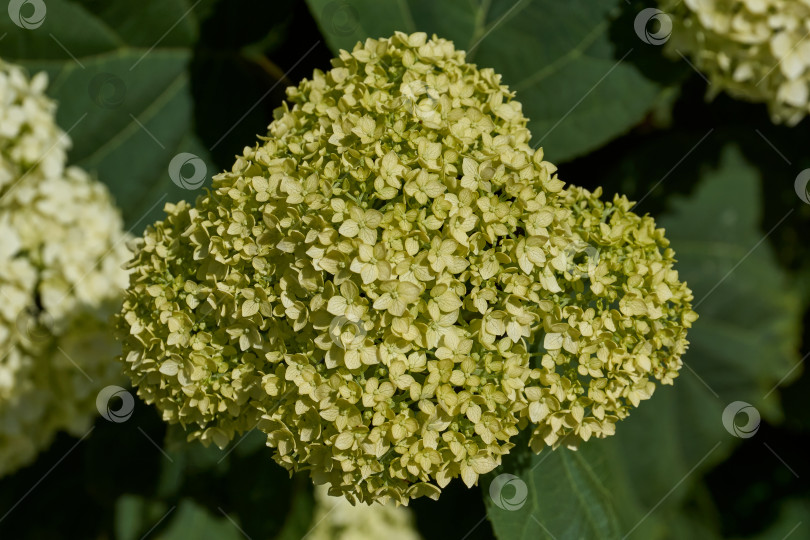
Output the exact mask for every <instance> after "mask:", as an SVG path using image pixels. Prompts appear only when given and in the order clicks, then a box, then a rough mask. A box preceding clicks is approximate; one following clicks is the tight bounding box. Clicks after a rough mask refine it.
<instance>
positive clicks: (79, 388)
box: [0, 60, 128, 475]
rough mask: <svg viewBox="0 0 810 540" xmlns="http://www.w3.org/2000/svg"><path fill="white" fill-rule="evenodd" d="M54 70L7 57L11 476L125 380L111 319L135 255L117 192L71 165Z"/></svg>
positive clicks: (2, 419)
mask: <svg viewBox="0 0 810 540" xmlns="http://www.w3.org/2000/svg"><path fill="white" fill-rule="evenodd" d="M46 86H47V77H46V76H45V74H44V73H39V74H37V75H36V76H34V77H33V78H31V79H30V80H29V79H28V77H27V76H26V74H25V72H24V71H23V69H21V68H20V67H17V66H13V65H10V64H7V63H4V62H3V61H1V60H0V475H3V474H6V473H9V472H11V471H13V470H15V469H17V468H19V467H20V466H23V465H25V464H27V463H28V462H30V461H32V460H33V458H34V457H35V456H36V454H37V453H38V452H39V451H40V450H42V449H44V448H45V447H46V446H47V445H48V444H49V443H50V441H51V440H52V439H53V437H54V435H55V434H56V432H57V431H60V430H66V431H68V432H70V433H72V434H74V435H83V434H84V433H85V432H86V431H87V430H88V429H89V426H90V424H91V422H92V420H93V418H94V417H95V415H96V414H97V412H96V406H95V400H96V395H97V393H98V391H99V390H100V389H101V388H103V387H105V386H107V385H109V384H111V383H112V382H114V381H117V380H118V377H119V375H118V371H119V370H118V366H117V364H116V363H115V362H114V361H112V359H113V358H114V357H115V355H116V351H117V346H116V343H115V340H114V339H113V338H112V336H111V332H110V331H109V327H108V319H109V316H110V314H111V313H112V312H113V311H115V310H116V308H117V304H118V303H119V302H120V297H121V293H122V289H123V287H125V286H126V284H127V275H126V272H125V271H124V270H123V269H122V268H121V265H122V264H123V262H124V261H126V259H127V258H128V252H127V250H126V246H125V240H126V233H124V231H123V228H122V227H123V224H122V221H121V216H120V213H119V212H118V210H117V209H116V207H115V206H114V204H113V202H112V199H111V198H110V195H109V193H108V192H107V189H106V188H105V187H104V186H103V185H102V184H100V183H99V182H97V181H95V180H94V179H92V178H91V177H90V176H89V175H88V174H87V173H86V172H85V171H83V170H82V169H79V168H77V167H68V168H66V167H65V161H66V158H67V154H66V152H67V150H68V148H69V146H70V140H69V138H68V137H67V135H66V134H65V133H64V132H63V131H62V130H61V129H60V128H59V126H57V124H56V121H55V118H54V115H55V104H54V103H53V102H52V101H51V100H49V99H48V98H47V97H46V96H45V94H44V91H45V87H46Z"/></svg>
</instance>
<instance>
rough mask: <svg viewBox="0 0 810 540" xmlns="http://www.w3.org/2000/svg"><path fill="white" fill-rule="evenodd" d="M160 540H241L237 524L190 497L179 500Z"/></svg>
mask: <svg viewBox="0 0 810 540" xmlns="http://www.w3.org/2000/svg"><path fill="white" fill-rule="evenodd" d="M156 538H158V539H160V540H185V539H186V538H194V539H195V540H242V539H243V538H244V536H243V535H242V532H241V530H240V528H239V524H238V523H237V522H235V521H232V518H230V517H228V516H227V515H225V514H223V515H221V516H214V515H213V514H211V513H210V512H208V511H207V510H205V509H204V508H202V507H201V506H199V505H197V504H196V503H194V502H193V501H191V500H190V499H184V500H182V501H181V502H180V504H179V506H178V507H177V510H175V511H174V512H173V515H172V517H171V521H170V522H169V524H168V526H167V527H166V529H165V530H164V531H163V533H161V534H159V535H157V536H156Z"/></svg>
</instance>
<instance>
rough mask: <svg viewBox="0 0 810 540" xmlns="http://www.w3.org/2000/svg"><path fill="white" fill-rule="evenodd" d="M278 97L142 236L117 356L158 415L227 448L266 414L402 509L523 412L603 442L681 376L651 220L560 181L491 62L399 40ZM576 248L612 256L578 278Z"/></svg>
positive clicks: (351, 494) (360, 489)
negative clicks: (264, 123)
mask: <svg viewBox="0 0 810 540" xmlns="http://www.w3.org/2000/svg"><path fill="white" fill-rule="evenodd" d="M288 100H289V103H285V104H284V105H283V106H282V107H281V108H279V109H277V111H276V114H275V120H274V122H273V123H272V124H271V125H270V127H269V133H268V135H267V137H262V138H261V139H260V142H259V143H258V144H256V145H255V146H253V147H247V148H245V149H244V152H243V154H242V155H241V156H240V157H238V158H237V160H236V163H235V164H234V166H233V168H232V170H230V171H228V172H225V173H222V174H220V175H218V176H216V177H215V178H214V184H213V189H212V190H211V191H210V192H206V193H205V194H204V195H201V196H200V197H199V198H198V199H197V201H196V204H195V205H193V206H192V205H190V204H188V203H179V204H176V205H168V206H167V212H168V216H167V218H166V220H165V221H163V222H159V223H157V224H155V225H154V226H153V227H151V228H150V229H148V230H147V232H146V234H145V236H144V238H143V239H142V240H140V241H139V242H138V243H137V245H135V246H134V247H135V257H134V259H133V261H132V263H131V265H130V266H131V268H132V269H133V273H132V276H131V285H130V289H129V292H128V295H127V299H126V301H125V305H124V312H123V314H122V315H121V317H120V318H119V319H118V324H119V328H120V332H121V335H122V336H124V348H125V355H124V357H123V358H124V360H125V365H126V370H127V372H128V373H129V375H130V377H131V378H132V379H133V381H140V382H139V385H138V387H139V390H138V391H139V395H141V396H142V397H143V398H144V399H145V400H146V401H147V402H150V403H156V404H157V406H158V408H160V409H161V410H162V411H163V415H164V418H165V419H166V420H167V421H170V422H180V423H182V424H184V425H185V426H186V428H187V429H188V430H189V433H190V437H192V438H199V439H201V440H202V441H204V442H214V443H215V444H218V445H220V446H224V445H225V444H227V443H228V441H230V440H231V439H232V438H233V437H234V436H235V434H237V433H239V432H242V431H245V430H250V429H252V428H254V427H255V428H258V429H260V430H262V431H264V432H265V433H266V434H267V437H268V439H267V441H268V445H269V446H271V447H272V448H274V449H275V454H274V458H275V460H276V461H277V462H278V463H280V464H281V465H283V466H285V467H287V468H288V469H290V470H291V471H295V470H308V471H310V474H311V475H312V477H313V479H314V481H315V482H316V483H317V484H328V485H329V486H330V493H331V494H333V495H341V494H342V495H344V496H346V497H347V498H348V499H349V500H351V501H358V500H359V501H363V502H372V501H380V502H385V501H388V500H391V499H393V500H394V501H396V502H399V503H403V504H407V502H408V501H409V499H411V498H414V497H418V496H430V497H437V496H438V495H439V493H440V489H441V488H442V487H444V486H446V485H447V483H448V482H450V480H451V479H452V478H455V477H461V478H462V480H463V481H464V482H465V483H466V484H467V485H473V484H475V483H476V482H477V479H478V476H479V475H481V474H484V473H487V472H489V471H491V470H492V469H494V468H495V467H496V466H497V465H498V464H499V463H500V460H501V456H503V455H504V454H506V453H507V452H509V450H510V449H511V448H512V447H513V446H514V443H513V442H511V440H512V439H513V437H514V436H515V435H516V434H517V433H518V431H519V430H520V429H521V428H524V427H527V426H529V425H530V424H532V425H533V426H534V427H533V429H534V430H535V431H536V432H537V435H536V436H535V437H534V439H535V440H536V441H545V443H547V444H550V445H556V444H560V443H561V442H566V443H567V444H573V442H572V440H573V437H579V439H580V440H581V439H587V438H588V437H589V436H590V435H596V436H602V435H606V434H609V433H610V432H612V431H611V430H612V423H613V422H614V421H615V419H617V418H621V417H623V416H624V415H626V412H627V409H628V407H629V406H628V405H627V404H626V403H627V402H629V403H631V404H637V403H638V401H639V400H641V399H645V398H646V397H649V395H650V394H651V393H652V390H651V388H650V387H649V386H650V385H651V384H652V383H651V382H649V380H648V379H647V378H648V377H652V378H653V379H655V378H658V379H661V380H662V381H664V382H669V381H670V380H671V378H672V377H674V375H675V373H676V371H677V369H678V367H680V364H679V362H680V361H679V359H678V355H679V354H680V352H682V351H683V349H684V348H685V346H686V345H685V337H684V336H685V329H684V326H688V324H689V321H688V319H689V316H688V315H686V313H689V312H690V311H689V306H688V301H689V299H690V298H691V295H690V293H689V291H688V289H687V288H686V287H685V286H684V285H682V284H680V283H679V282H678V281H677V274H676V273H674V271H672V270H671V265H672V254H671V251H669V250H666V249H664V248H665V246H666V241H665V239H664V238H663V235H662V231H660V230H655V229H654V227H653V226H652V220H651V219H650V218H643V219H642V218H638V217H637V216H635V215H633V214H631V213H629V211H628V210H629V208H628V205H627V204H626V201H621V200H620V201H617V202H616V203H615V205H603V204H602V203H600V202H598V200H597V199H596V197H597V196H598V194H597V195H591V194H588V193H587V192H584V191H566V190H564V189H563V188H564V184H563V182H562V181H560V180H559V179H558V178H557V176H556V174H555V171H556V168H555V166H554V165H552V164H551V163H549V162H547V161H544V160H543V153H542V150H534V149H532V148H531V147H530V146H529V144H528V142H529V138H530V133H529V131H528V130H527V129H526V122H527V121H526V118H525V117H524V116H523V114H522V112H521V106H520V103H518V102H517V101H515V100H514V95H513V93H511V92H510V91H509V90H508V88H507V87H506V86H504V85H502V84H501V82H500V76H498V75H497V74H495V73H494V72H493V71H492V70H491V69H486V68H484V69H479V68H477V67H476V66H474V65H471V64H468V63H466V62H465V54H464V52H463V51H458V50H456V49H455V48H454V46H453V44H452V43H451V42H449V41H446V40H443V39H438V38H436V37H434V38H433V39H428V38H427V36H426V35H425V34H422V33H417V34H412V35H406V34H402V33H397V34H396V35H394V36H393V37H391V38H389V39H380V40H373V39H369V40H367V41H366V42H365V43H363V44H358V45H357V46H356V47H355V48H354V50H353V51H352V52H346V51H342V52H341V54H340V56H339V57H338V58H337V59H335V60H334V61H333V67H332V69H331V70H329V71H327V72H321V71H316V72H315V73H314V75H313V77H312V78H311V79H309V80H304V81H303V82H301V84H300V85H299V86H298V87H293V88H289V89H288ZM600 212H604V214H605V216H604V219H603V217H602V216H601V215H600ZM611 215H614V216H615V217H608V216H611ZM576 239H581V240H582V241H585V242H589V241H593V242H598V243H600V245H603V246H604V248H605V249H607V250H609V251H611V255H610V256H609V257H608V258H607V259H606V262H604V263H600V264H599V265H597V266H595V267H594V268H591V269H588V268H585V269H584V270H581V269H579V268H578V266H577V261H576V253H575V252H573V251H572V250H571V245H572V242H574V241H575V240H576ZM659 248H660V249H659ZM614 251H615V254H614V253H613V252H614ZM636 253H637V256H638V257H641V258H640V259H639V261H638V265H636V264H635V263H634V262H633V261H632V260H627V257H630V256H634V254H636ZM584 266H585V267H587V265H584ZM617 272H618V273H620V274H621V277H617V276H616V275H615V273H617ZM587 279H590V281H591V285H586V284H585V282H586V280H587ZM659 283H665V284H668V286H669V289H670V291H674V292H672V294H671V295H670V297H667V298H664V299H661V298H663V296H662V297H661V298H658V297H655V298H654V297H653V296H652V295H653V292H651V290H650V287H656V286H657V285H658V284H659ZM661 292H662V295H663V294H664V293H663V289H662V291H661ZM591 304H593V306H594V307H593V308H590V305H591ZM625 304H626V305H627V306H630V307H625V308H621V306H624V305H625ZM577 310H578V311H577ZM646 321H649V322H646ZM613 332H616V333H617V334H619V335H618V336H617V337H616V338H614V337H613V334H612V333H613ZM625 334H626V335H627V337H626V338H625V337H624V336H625ZM552 336H555V337H552ZM583 336H584V337H583ZM544 342H545V345H544ZM557 342H559V343H561V344H562V346H558V347H555V346H554V344H556V343H557ZM572 343H573V345H572ZM580 343H581V346H582V349H581V350H579V349H576V346H577V344H580ZM544 346H545V350H547V351H548V353H547V354H543V355H541V354H540V353H539V352H538V350H542V347H544ZM538 347H540V349H538ZM628 347H630V348H629V349H628ZM603 349H607V352H605V351H604V350H603ZM561 351H565V352H561ZM572 351H573V352H572ZM641 354H646V355H647V361H644V360H639V359H638V357H639V356H640V355H641ZM599 355H601V356H599ZM597 357H599V358H602V359H603V363H602V364H600V365H597V360H596V358H597ZM632 361H636V362H637V365H633V367H632V369H633V371H632V372H629V373H628V372H626V370H627V369H629V367H630V366H629V363H630V362H632ZM578 365H587V366H591V368H589V369H590V370H591V371H586V372H585V374H584V376H581V375H580V374H579V373H580V372H578V367H577V366H578ZM600 369H601V370H602V371H601V373H602V375H598V373H600V371H599V370H600ZM619 371H621V373H619ZM585 377H587V378H588V379H591V380H592V381H593V382H592V383H591V386H594V385H596V386H594V388H595V390H593V392H591V393H590V394H589V393H588V392H590V390H589V389H588V388H586V387H587V382H585ZM601 381H604V384H603V383H602V382H601ZM598 392H602V395H597V394H598ZM587 396H590V398H588V397H587ZM588 399H590V400H591V401H588ZM580 413H581V414H580ZM549 429H550V430H551V431H553V432H554V433H556V434H557V437H556V438H555V437H553V436H551V435H550V432H549ZM535 446H538V445H537V444H536V443H535Z"/></svg>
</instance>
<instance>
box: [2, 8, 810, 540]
mask: <svg viewBox="0 0 810 540" xmlns="http://www.w3.org/2000/svg"><path fill="white" fill-rule="evenodd" d="M645 6H646V4H644V3H641V2H630V3H628V2H624V1H620V0H599V1H596V2H585V1H575V2H555V1H553V0H515V1H508V2H507V1H501V0H448V1H442V2H436V1H427V0H410V1H405V0H401V1H397V2H393V1H391V2H372V1H371V0H352V1H341V0H308V1H307V3H306V4H305V3H303V2H300V1H295V0H279V1H276V2H272V3H271V2H264V3H255V2H248V1H247V0H231V1H225V0H200V1H197V2H193V1H191V0H142V1H139V2H136V1H134V0H121V1H118V2H105V1H101V0H49V1H48V2H47V10H48V11H47V17H46V19H45V21H44V23H43V24H42V26H40V27H39V28H37V29H33V30H26V29H22V28H18V27H17V26H15V25H14V24H13V23H12V22H11V20H10V19H7V18H5V17H0V36H4V37H2V38H0V57H2V58H3V59H5V60H8V61H12V62H18V63H21V64H23V65H25V66H26V67H27V68H28V69H29V70H31V71H38V70H46V71H47V72H48V73H49V75H50V78H51V86H50V89H49V92H50V93H51V95H52V96H53V97H54V98H56V99H57V100H58V102H59V105H60V108H59V114H58V120H59V122H60V125H61V126H62V127H63V128H64V129H65V130H68V131H69V134H70V136H71V138H72V139H73V141H74V144H73V150H72V152H71V155H70V157H71V162H72V163H75V164H79V165H82V166H83V167H85V168H87V169H88V170H90V171H91V172H93V173H94V174H95V175H97V176H98V178H99V179H100V180H101V181H102V182H104V183H105V184H107V185H108V186H109V187H110V189H111V190H112V192H113V194H114V195H115V197H116V200H117V202H118V204H119V205H120V206H121V208H122V211H123V213H124V216H125V219H126V222H127V226H128V227H130V228H131V229H132V231H133V232H134V233H138V232H140V231H141V230H142V229H143V227H145V225H146V224H147V223H149V222H151V221H154V220H155V219H159V218H160V217H161V215H162V206H163V204H164V203H165V202H169V201H176V200H180V199H182V198H187V199H192V198H193V197H194V193H193V192H190V191H186V190H184V189H182V188H180V187H178V186H176V185H175V184H174V183H172V181H171V179H170V177H169V175H168V173H167V168H168V166H169V163H170V161H171V159H172V158H173V157H174V156H175V155H176V154H177V153H179V152H189V153H193V154H195V155H198V156H200V157H201V158H202V159H203V160H204V162H205V163H206V167H207V173H208V174H207V176H208V178H210V176H211V175H213V174H214V173H215V172H216V171H219V170H221V169H223V168H228V167H230V165H231V161H232V159H233V156H234V155H235V154H236V153H238V152H241V149H242V147H243V146H244V145H250V144H253V141H254V139H255V135H256V134H263V133H264V131H265V129H266V126H267V124H268V123H269V122H270V121H272V111H273V109H274V108H275V107H277V106H279V105H280V103H281V100H282V99H283V97H284V95H285V94H284V88H285V87H286V86H287V85H289V84H294V83H295V82H297V81H298V80H300V79H301V78H303V77H307V76H309V75H310V73H311V71H312V69H315V68H318V69H327V68H328V67H329V59H330V57H331V56H332V55H333V53H334V52H336V51H337V49H338V48H340V47H351V45H352V44H353V43H354V42H356V41H357V40H360V39H364V38H366V37H379V36H384V35H389V34H391V33H392V32H393V31H394V30H404V31H413V30H421V31H426V32H429V33H434V32H435V33H437V34H439V35H440V36H442V37H445V38H448V39H453V40H454V41H455V42H456V43H457V45H458V46H459V47H461V48H467V49H468V50H470V51H471V60H472V61H473V62H476V63H478V64H479V65H481V66H486V67H492V68H494V69H495V70H496V71H497V72H499V73H502V74H503V76H504V82H505V83H506V84H509V85H510V86H511V87H512V88H513V89H515V90H517V91H518V100H519V101H521V102H522V103H523V105H524V110H525V112H526V114H527V116H529V117H530V118H531V123H530V126H529V127H530V129H532V131H533V133H534V136H535V139H534V143H535V144H542V145H543V146H544V148H545V149H546V155H547V156H548V158H549V159H551V160H552V161H554V162H556V163H557V164H558V165H559V166H560V177H561V178H562V179H563V180H565V181H567V182H571V183H575V184H579V185H583V186H584V187H587V188H589V189H594V188H596V187H599V186H601V187H603V189H604V190H605V192H606V194H607V195H612V193H625V194H627V195H628V197H630V198H631V199H634V200H637V201H640V204H639V206H638V208H637V211H638V212H641V213H645V212H649V213H651V214H652V215H655V216H657V217H658V218H660V223H661V225H662V226H664V227H666V228H667V230H668V236H669V238H670V239H671V241H672V244H673V247H674V248H675V250H676V253H677V254H678V257H679V261H680V263H679V266H678V268H679V270H680V272H681V274H682V277H684V278H685V279H686V280H687V281H688V282H689V284H690V286H692V288H693V290H694V291H695V298H696V305H697V306H698V307H697V311H698V312H699V313H700V314H701V319H700V320H699V321H698V322H697V324H696V325H695V328H694V330H693V332H692V333H691V334H690V337H691V340H692V343H693V345H692V348H691V350H690V352H689V353H688V354H687V355H686V357H685V363H686V367H684V369H683V371H682V372H681V373H682V374H681V377H680V378H679V379H678V380H677V381H676V384H675V385H674V387H666V388H659V390H658V391H657V392H656V395H655V396H654V397H653V399H652V400H650V401H649V402H646V403H644V404H643V405H642V406H641V407H640V409H639V410H638V411H637V412H636V413H635V414H634V415H632V416H631V417H630V419H628V420H627V421H624V422H622V423H621V424H620V425H619V429H618V430H617V435H616V436H615V437H613V438H612V439H607V440H604V441H591V442H589V443H588V444H585V445H583V446H582V448H580V450H579V451H578V452H577V453H573V452H571V451H568V450H558V451H556V452H550V451H545V452H543V453H541V454H540V455H539V456H534V455H532V454H531V453H529V452H528V451H527V450H526V449H525V448H524V446H525V445H522V444H521V443H520V442H518V448H516V450H515V451H514V452H513V454H512V455H511V456H510V457H509V459H507V460H506V462H505V463H504V465H503V467H502V468H501V469H499V470H498V471H496V472H495V473H493V474H491V475H490V476H489V478H487V479H483V480H482V482H481V489H473V490H467V489H465V488H464V487H463V486H460V485H456V484H451V486H449V487H448V488H447V489H446V490H445V491H444V493H443V494H442V497H441V499H440V500H439V501H438V502H433V501H429V500H417V501H415V502H414V504H413V505H412V507H413V508H414V510H415V512H416V518H417V524H418V525H419V529H420V533H421V534H422V535H423V536H424V537H425V538H426V539H434V538H435V539H442V540H446V539H447V538H462V537H466V538H490V537H492V536H493V534H495V535H497V536H498V537H499V538H500V539H501V540H511V539H519V538H544V537H548V538H579V537H586V538H622V537H625V535H629V537H630V538H685V537H694V538H707V539H711V538H720V537H734V538H756V539H763V540H765V539H770V538H775V539H776V538H783V537H785V536H786V535H790V534H793V535H795V537H796V538H801V537H807V534H808V533H807V527H808V526H810V502H808V501H810V486H808V484H807V482H806V481H803V480H802V478H806V477H807V475H810V469H808V465H807V460H806V456H805V454H804V453H803V451H802V448H807V445H808V443H810V413H808V411H810V407H808V404H809V403H808V395H810V377H808V376H807V375H806V370H802V369H801V368H797V369H794V367H795V366H796V364H797V363H798V362H799V361H800V359H801V358H802V357H803V355H804V354H806V353H807V351H808V343H810V340H808V330H807V328H808V325H807V321H808V317H807V313H808V299H809V298H810V294H809V293H810V249H809V248H808V246H810V205H806V204H803V203H802V202H801V201H800V200H799V199H798V198H797V197H796V195H795V193H794V190H793V180H794V178H795V177H796V175H797V174H798V173H799V172H800V171H802V170H803V169H806V168H808V167H810V152H808V148H807V141H808V140H810V122H808V121H807V120H805V121H804V122H802V123H801V124H799V125H798V126H796V127H794V128H786V127H782V126H774V125H773V124H771V122H770V120H769V119H768V117H767V114H766V112H765V110H764V107H762V106H759V105H751V104H747V103H742V102H738V101H733V100H731V99H729V98H727V97H725V96H722V95H721V96H719V97H718V98H716V99H715V100H714V101H712V102H707V101H706V100H705V99H704V95H705V92H706V87H705V82H704V81H703V79H702V78H701V76H700V75H699V74H697V73H695V72H694V71H692V70H691V68H690V67H689V66H688V65H686V64H685V62H682V61H675V60H671V59H668V58H665V57H663V56H662V54H661V49H660V48H658V47H655V46H650V45H648V44H646V43H644V42H642V41H640V40H639V39H637V37H636V35H635V33H634V31H633V20H634V17H635V15H636V14H637V13H638V12H639V11H640V10H641V9H642V8H644V7H645ZM330 49H331V50H330ZM777 385H780V387H779V388H776V386H777ZM775 388H776V389H775ZM737 400H741V401H746V402H748V403H751V404H753V405H755V406H756V407H757V409H758V410H759V411H760V412H761V413H762V415H763V424H762V425H761V426H760V430H759V432H758V433H757V435H756V436H754V437H752V438H749V439H738V438H735V437H733V436H731V435H730V434H729V433H728V432H727V431H726V430H725V429H724V427H723V425H722V423H721V416H722V411H723V410H724V408H725V407H726V405H727V404H729V403H730V402H732V401H737ZM783 462H784V463H783ZM503 472H508V473H510V474H514V475H516V476H518V477H519V478H522V479H523V480H524V481H525V482H526V485H527V486H528V489H529V492H528V494H527V497H528V498H527V499H526V503H525V505H524V506H523V507H521V508H520V509H518V510H515V511H505V510H502V509H501V508H499V507H498V506H497V505H495V504H493V500H492V499H491V497H490V495H489V487H490V482H491V480H492V479H493V478H495V477H496V476H497V475H498V474H500V473H503ZM485 504H486V508H485ZM313 505H314V502H313V497H312V489H311V486H310V482H309V480H308V479H307V478H306V477H305V476H304V475H300V476H296V477H294V478H292V479H291V478H289V476H288V475H287V473H286V472H285V471H284V470H283V469H281V468H280V467H278V466H276V465H275V463H274V462H273V461H272V459H271V458H270V451H269V450H268V449H266V448H264V446H263V441H262V438H261V437H260V436H258V435H256V434H249V435H247V436H246V437H245V438H244V439H241V440H239V441H237V442H236V443H234V444H233V445H232V446H231V447H230V448H228V449H226V450H224V451H219V450H217V449H205V448H203V447H202V446H200V445H199V444H198V443H190V444H189V443H186V442H185V440H184V437H183V434H182V432H181V430H179V429H177V428H167V427H166V426H165V425H164V424H163V423H162V422H161V420H160V419H159V417H158V415H157V413H156V412H155V411H154V410H153V409H151V408H149V407H146V406H144V405H142V404H139V405H138V406H137V408H136V410H135V413H134V414H133V416H132V418H131V419H130V420H129V421H127V422H126V423H122V424H113V423H109V422H106V421H104V420H98V422H97V424H96V428H95V429H94V431H93V433H92V435H91V436H90V437H88V438H87V439H86V440H83V441H80V442H77V441H76V440H75V439H71V438H69V437H67V436H60V437H59V438H58V440H57V441H56V443H55V444H54V445H53V447H52V448H51V449H50V450H49V451H48V452H45V453H43V454H42V455H41V456H40V459H39V460H38V461H37V462H36V463H35V464H34V465H32V466H30V467H28V468H26V469H23V470H21V471H19V472H18V473H16V474H15V475H12V476H10V477H6V478H3V479H1V480H0V537H2V538H37V539H39V538H98V539H106V538H110V539H111V538H118V539H121V540H129V539H135V538H142V537H149V538H165V539H173V538H223V539H231V538H234V539H235V538H240V537H242V536H246V537H249V538H253V539H259V538H283V539H288V538H289V539H292V538H301V537H303V536H304V535H305V534H306V533H307V532H308V531H309V529H310V527H311V526H312V523H311V518H312V512H313ZM449 516H452V519H448V517H449ZM487 517H488V519H486V518H487ZM490 522H491V524H490ZM798 523H801V524H802V525H799V527H800V528H799V529H796V525H797V524H798ZM801 527H803V528H804V529H802V528H801ZM465 535H466V536H465Z"/></svg>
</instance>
